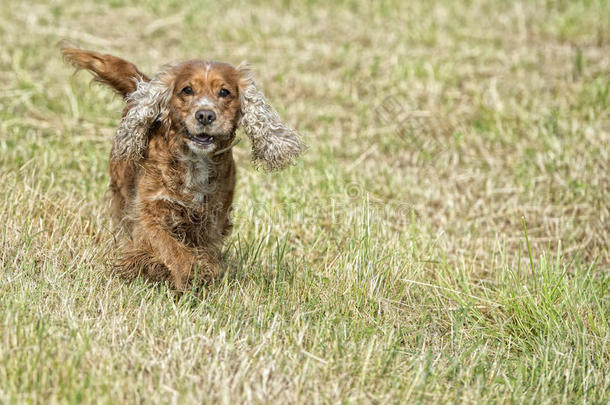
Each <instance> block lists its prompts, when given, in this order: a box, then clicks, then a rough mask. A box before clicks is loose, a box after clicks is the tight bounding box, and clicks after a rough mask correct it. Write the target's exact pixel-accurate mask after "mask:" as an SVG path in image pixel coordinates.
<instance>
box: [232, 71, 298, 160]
mask: <svg viewBox="0 0 610 405" xmlns="http://www.w3.org/2000/svg"><path fill="white" fill-rule="evenodd" d="M237 69H238V70H239V71H240V73H241V80H240V87H239V94H240V103H241V118H240V120H239V125H240V126H241V127H242V128H243V129H244V131H245V132H246V135H248V137H249V138H250V141H251V142H252V161H253V162H254V163H255V164H262V165H263V166H264V167H265V168H266V169H267V170H276V169H282V168H284V167H285V166H287V165H288V164H290V163H292V162H293V161H294V159H295V158H296V157H297V156H299V155H300V154H301V153H302V152H303V151H304V150H305V145H304V144H303V141H302V140H301V137H300V135H299V134H298V133H297V132H296V131H295V130H293V129H291V128H289V127H287V126H286V125H285V124H284V123H283V122H282V120H281V119H280V116H279V115H278V113H277V111H275V109H274V108H273V107H272V106H271V105H269V103H267V100H265V97H264V96H263V93H261V92H260V91H259V90H258V88H257V87H256V85H255V83H254V79H253V77H252V73H251V71H250V69H249V68H248V67H247V65H245V64H243V63H242V64H240V65H239V66H238V68H237Z"/></svg>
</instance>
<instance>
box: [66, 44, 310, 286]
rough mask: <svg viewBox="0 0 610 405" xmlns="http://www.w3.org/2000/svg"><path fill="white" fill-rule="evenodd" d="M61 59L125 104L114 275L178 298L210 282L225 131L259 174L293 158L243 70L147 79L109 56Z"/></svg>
mask: <svg viewBox="0 0 610 405" xmlns="http://www.w3.org/2000/svg"><path fill="white" fill-rule="evenodd" d="M61 50H62V52H63V54H64V56H65V58H66V60H68V61H69V62H71V63H72V64H73V65H74V66H76V67H77V68H83V69H87V70H89V71H90V72H92V73H93V74H94V76H95V80H97V81H100V82H102V83H105V84H107V85H109V86H110V87H112V88H113V89H115V90H116V91H117V92H118V93H119V94H120V95H121V96H123V97H124V98H125V100H126V102H127V105H126V107H125V109H124V111H123V118H122V119H121V122H120V124H119V127H118V129H117V131H116V137H115V139H114V143H113V146H112V152H111V155H110V190H111V193H112V215H113V217H114V219H115V220H116V221H117V222H118V223H119V224H120V225H121V227H122V228H123V229H124V230H125V231H126V232H125V233H126V234H127V235H128V236H129V237H128V238H125V239H126V240H124V241H122V247H121V258H120V269H121V270H120V273H121V274H123V275H124V276H127V277H135V276H137V275H142V276H144V277H147V278H148V279H150V280H155V281H160V280H167V279H169V280H170V281H171V282H172V284H173V286H174V287H175V288H176V289H178V290H185V289H187V288H189V286H190V284H191V282H192V281H193V279H195V278H198V279H201V280H211V279H214V278H215V277H217V276H218V275H219V274H220V272H221V262H220V260H221V248H222V241H223V238H224V237H226V236H227V235H228V234H229V233H230V231H231V227H232V223H231V220H230V218H229V211H230V209H231V204H232V201H233V191H234V188H235V163H234V160H233V152H232V146H233V145H234V139H235V131H236V130H237V128H238V127H239V126H241V127H242V128H243V129H244V131H245V132H246V134H247V135H248V137H249V138H250V139H251V141H252V151H253V160H254V161H255V162H260V163H262V164H263V165H264V166H265V167H266V168H268V169H278V168H282V167H284V166H286V165H287V164H289V163H290V162H291V161H292V160H293V158H295V157H296V156H298V155H299V154H300V153H301V151H302V150H303V144H302V142H301V140H300V137H299V136H298V134H297V133H296V132H294V131H293V130H291V129H289V128H288V127H286V126H285V125H284V124H283V123H282V122H281V121H280V118H279V116H278V115H277V113H276V112H275V110H274V109H273V108H272V107H271V106H270V105H269V104H268V103H267V102H266V101H265V98H264V97H263V95H262V93H261V92H260V91H259V90H258V89H257V88H256V86H255V84H254V81H253V79H252V76H251V74H250V72H249V70H248V69H247V68H245V67H242V66H240V67H237V68H235V67H233V66H231V65H229V64H226V63H220V62H212V61H203V60H192V61H188V62H184V63H178V64H171V65H167V66H165V67H164V68H163V69H162V70H161V71H160V72H158V73H157V74H156V75H154V76H153V77H152V78H150V79H149V78H148V77H147V76H146V75H144V74H143V73H141V72H140V71H139V70H138V68H137V67H136V66H134V65H133V64H132V63H130V62H127V61H125V60H123V59H120V58H117V57H115V56H111V55H101V54H99V53H95V52H90V51H85V50H81V49H76V48H70V47H67V46H63V45H62V47H61Z"/></svg>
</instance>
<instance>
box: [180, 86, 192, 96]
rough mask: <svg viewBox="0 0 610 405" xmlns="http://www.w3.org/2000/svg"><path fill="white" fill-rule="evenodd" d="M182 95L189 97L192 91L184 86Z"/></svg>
mask: <svg viewBox="0 0 610 405" xmlns="http://www.w3.org/2000/svg"><path fill="white" fill-rule="evenodd" d="M182 94H188V95H191V94H193V89H191V88H190V87H189V86H186V87H185V88H183V89H182Z"/></svg>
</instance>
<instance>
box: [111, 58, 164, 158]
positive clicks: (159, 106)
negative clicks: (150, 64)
mask: <svg viewBox="0 0 610 405" xmlns="http://www.w3.org/2000/svg"><path fill="white" fill-rule="evenodd" d="M172 68H173V65H171V66H167V67H166V68H164V69H163V70H162V71H160V72H159V73H157V74H156V75H155V76H154V77H153V78H152V79H151V80H150V82H147V81H144V80H139V81H138V82H137V89H136V91H134V92H133V93H131V94H130V95H129V96H127V103H128V105H129V104H131V105H133V106H132V107H131V108H130V109H129V110H128V111H127V114H125V116H124V117H123V118H122V119H121V122H120V124H119V127H118V128H117V130H116V136H115V138H114V144H113V146H112V154H111V156H112V159H113V160H117V161H118V160H133V161H138V160H140V159H141V158H142V157H143V156H144V153H145V151H146V148H147V146H148V135H149V130H150V127H151V126H152V125H153V123H154V122H155V121H158V120H159V121H161V122H162V123H164V124H169V122H168V120H169V101H170V99H171V96H172V93H173V91H174V88H173V72H172Z"/></svg>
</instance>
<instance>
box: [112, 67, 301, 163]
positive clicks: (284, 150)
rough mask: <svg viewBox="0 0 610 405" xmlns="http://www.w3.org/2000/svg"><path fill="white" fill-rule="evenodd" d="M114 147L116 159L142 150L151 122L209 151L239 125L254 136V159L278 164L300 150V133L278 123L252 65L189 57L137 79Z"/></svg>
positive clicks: (131, 156)
mask: <svg viewBox="0 0 610 405" xmlns="http://www.w3.org/2000/svg"><path fill="white" fill-rule="evenodd" d="M127 100H128V109H127V112H126V114H125V115H124V116H123V119H122V120H121V123H120V125H119V128H118V129H117V134H116V135H117V136H116V140H115V144H114V147H113V153H112V158H113V159H115V160H139V159H140V158H141V157H142V156H143V155H145V152H146V148H147V145H148V138H149V135H150V131H151V129H152V128H153V127H162V128H165V129H166V130H167V134H168V136H173V137H176V139H174V140H173V141H174V142H180V143H185V144H186V145H188V147H189V149H191V150H192V151H193V152H195V153H197V154H202V155H206V154H213V153H215V152H217V151H218V150H219V145H220V144H221V143H222V144H226V141H227V140H228V139H230V138H231V137H232V136H233V135H234V133H235V130H236V129H237V127H239V126H241V127H243V129H244V132H245V133H246V134H247V135H248V137H249V138H250V140H251V141H252V158H253V161H254V162H255V163H261V164H262V165H263V166H265V167H266V168H267V169H279V168H282V167H284V166H286V165H287V164H289V163H290V162H292V160H293V158H295V157H296V156H298V155H299V154H300V153H301V152H302V150H303V143H302V141H301V139H300V137H299V135H298V134H297V133H296V132H295V131H294V130H292V129H290V128H288V127H287V126H286V125H284V124H283V123H282V121H281V120H280V118H279V116H278V114H277V112H276V111H275V110H274V109H273V107H271V106H270V105H269V104H268V103H267V101H266V100H265V98H264V96H263V94H262V93H261V92H260V91H259V90H258V88H257V87H256V85H255V83H254V80H253V78H252V74H251V72H250V70H249V69H248V68H247V67H245V66H241V65H240V66H239V67H233V66H231V65H229V64H226V63H220V62H208V61H199V60H196V61H189V62H184V63H181V64H174V65H168V66H166V67H164V68H163V69H162V70H161V71H160V72H159V73H157V74H156V75H155V76H154V77H152V78H151V79H150V81H147V80H144V79H142V80H140V81H139V82H138V83H137V88H136V90H135V91H134V92H133V93H131V94H129V96H128V97H127Z"/></svg>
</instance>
